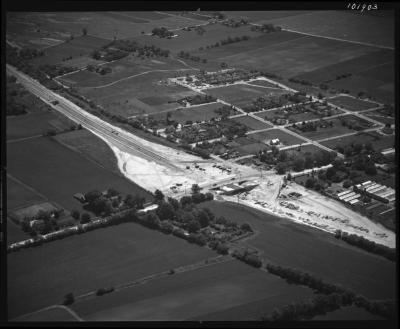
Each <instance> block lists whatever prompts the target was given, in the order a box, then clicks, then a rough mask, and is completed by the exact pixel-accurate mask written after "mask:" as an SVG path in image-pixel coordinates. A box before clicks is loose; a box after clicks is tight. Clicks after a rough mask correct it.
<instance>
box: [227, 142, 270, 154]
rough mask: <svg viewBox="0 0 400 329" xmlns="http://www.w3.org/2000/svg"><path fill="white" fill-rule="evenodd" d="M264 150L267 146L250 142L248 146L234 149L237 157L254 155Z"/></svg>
mask: <svg viewBox="0 0 400 329" xmlns="http://www.w3.org/2000/svg"><path fill="white" fill-rule="evenodd" d="M266 149H267V146H266V145H265V144H263V143H259V142H256V143H252V142H251V141H250V143H249V144H246V145H241V146H237V147H235V148H234V150H235V151H238V152H239V156H243V155H250V154H256V153H257V152H259V151H264V150H266Z"/></svg>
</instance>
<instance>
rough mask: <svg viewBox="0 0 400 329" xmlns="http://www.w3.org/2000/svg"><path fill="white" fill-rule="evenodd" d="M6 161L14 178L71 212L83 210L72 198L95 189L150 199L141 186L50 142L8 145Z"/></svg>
mask: <svg viewBox="0 0 400 329" xmlns="http://www.w3.org/2000/svg"><path fill="white" fill-rule="evenodd" d="M7 159H8V166H7V169H8V172H9V173H10V174H11V175H12V176H13V177H15V178H17V179H18V180H20V181H22V182H23V183H25V184H27V185H28V186H30V187H32V188H33V189H35V190H36V191H38V192H39V193H41V194H43V195H45V196H46V197H47V198H48V199H50V200H51V201H54V202H56V203H58V204H60V205H61V206H62V207H65V208H66V209H68V210H71V209H78V210H82V205H81V204H80V202H78V201H77V200H75V199H74V198H73V195H74V194H75V193H78V192H80V193H86V192H88V191H90V190H94V189H96V190H99V191H103V190H105V189H108V188H110V187H113V188H115V189H116V190H117V191H120V192H121V193H122V194H125V195H126V194H128V193H131V194H135V193H139V194H141V195H143V196H144V197H145V198H146V199H147V200H149V199H150V195H149V193H148V192H145V191H144V190H143V189H142V188H140V187H139V186H137V185H135V184H133V183H131V182H129V181H128V180H127V179H126V178H123V177H121V176H120V175H117V174H115V173H113V172H110V171H109V170H107V169H104V167H101V166H100V165H98V164H97V163H94V162H93V161H90V160H88V159H87V158H85V157H83V156H82V155H81V154H78V153H76V152H74V151H72V150H71V149H69V148H67V147H66V146H63V145H62V144H60V143H58V142H57V141H56V140H53V139H51V138H45V137H40V138H36V139H29V140H25V141H20V142H14V143H9V144H8V147H7ZM32 172H34V173H35V175H32ZM99 177H101V180H99Z"/></svg>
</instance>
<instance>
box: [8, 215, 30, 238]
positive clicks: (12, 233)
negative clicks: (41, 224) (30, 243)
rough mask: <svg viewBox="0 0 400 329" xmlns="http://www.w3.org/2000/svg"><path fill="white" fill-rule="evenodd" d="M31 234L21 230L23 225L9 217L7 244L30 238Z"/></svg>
mask: <svg viewBox="0 0 400 329" xmlns="http://www.w3.org/2000/svg"><path fill="white" fill-rule="evenodd" d="M30 238H31V237H30V235H29V234H27V233H25V232H24V231H22V230H21V227H20V226H19V225H18V224H16V223H14V222H13V221H12V220H11V219H7V244H10V243H14V242H18V241H23V240H26V239H30Z"/></svg>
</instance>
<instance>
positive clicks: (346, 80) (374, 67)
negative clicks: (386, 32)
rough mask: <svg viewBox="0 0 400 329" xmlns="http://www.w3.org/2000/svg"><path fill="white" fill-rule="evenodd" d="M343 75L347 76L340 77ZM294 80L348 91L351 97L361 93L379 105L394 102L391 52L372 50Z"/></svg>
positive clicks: (392, 55) (304, 74) (301, 75)
mask: <svg viewBox="0 0 400 329" xmlns="http://www.w3.org/2000/svg"><path fill="white" fill-rule="evenodd" d="M349 74H350V75H349ZM343 75H349V76H347V77H342V76H343ZM295 77H296V78H298V79H304V80H307V81H310V82H312V83H314V84H320V83H325V84H327V85H328V86H329V87H332V88H335V89H336V90H338V91H339V92H340V91H346V92H350V93H351V94H352V95H353V96H357V95H358V93H359V92H364V93H366V94H367V95H368V96H370V97H371V98H374V99H376V100H378V101H380V102H383V103H393V102H394V90H395V89H394V81H395V79H394V52H393V51H392V50H388V49H380V50H379V49H374V50H373V51H371V52H368V53H366V54H365V55H362V56H359V57H356V58H352V59H349V60H346V61H341V62H340V63H334V64H332V65H329V66H326V67H323V68H320V69H316V70H313V71H310V72H306V73H300V74H299V75H297V76H295ZM339 77H341V78H339Z"/></svg>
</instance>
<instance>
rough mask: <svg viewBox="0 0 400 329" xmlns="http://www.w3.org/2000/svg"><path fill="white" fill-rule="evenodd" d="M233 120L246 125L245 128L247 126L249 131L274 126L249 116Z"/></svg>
mask: <svg viewBox="0 0 400 329" xmlns="http://www.w3.org/2000/svg"><path fill="white" fill-rule="evenodd" d="M231 120H233V121H235V122H239V123H242V124H244V125H245V126H247V127H248V128H249V130H258V129H266V128H271V127H272V125H270V124H268V123H265V122H262V121H260V120H257V119H254V118H253V117H250V116H248V115H243V116H240V117H236V118H233V119H231Z"/></svg>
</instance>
